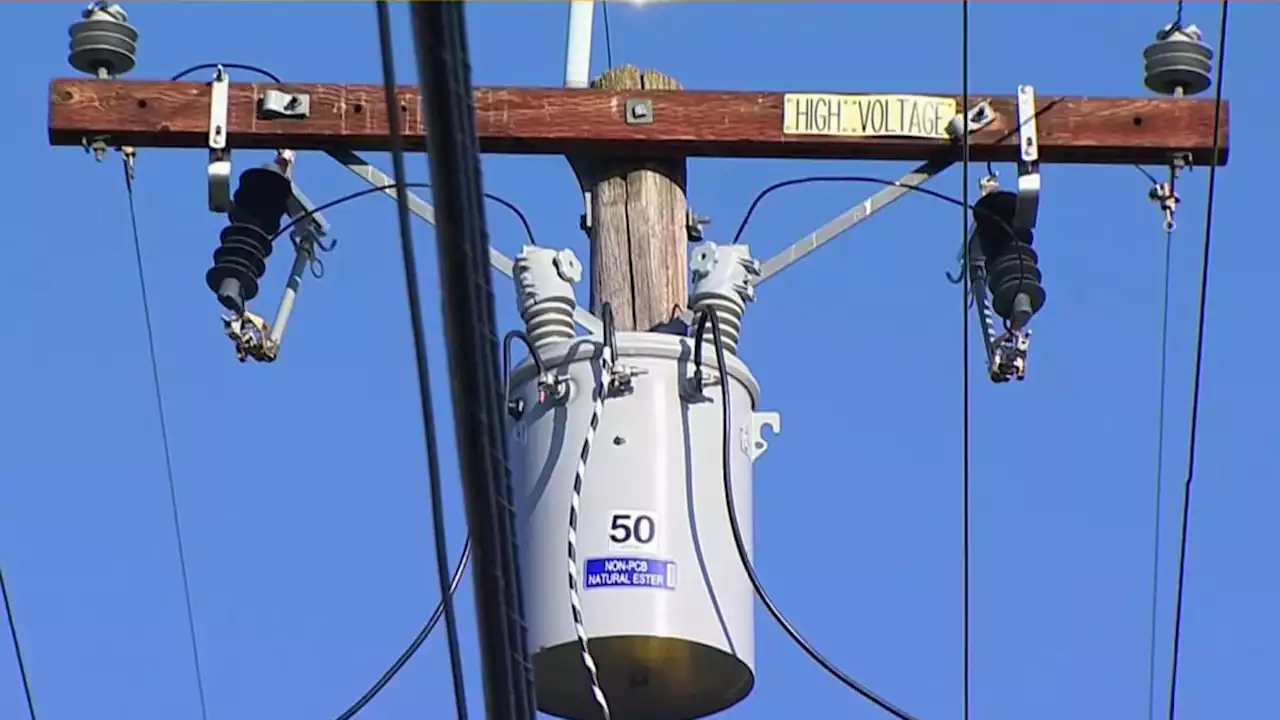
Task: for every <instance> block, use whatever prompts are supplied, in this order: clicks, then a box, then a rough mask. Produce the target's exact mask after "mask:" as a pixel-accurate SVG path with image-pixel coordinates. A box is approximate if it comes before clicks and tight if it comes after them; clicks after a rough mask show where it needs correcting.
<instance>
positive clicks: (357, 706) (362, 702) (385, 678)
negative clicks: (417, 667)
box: [337, 535, 471, 720]
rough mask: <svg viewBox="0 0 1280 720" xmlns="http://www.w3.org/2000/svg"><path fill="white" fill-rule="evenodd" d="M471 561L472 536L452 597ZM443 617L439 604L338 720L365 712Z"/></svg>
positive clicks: (452, 581) (460, 560) (452, 582)
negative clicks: (393, 658) (382, 671)
mask: <svg viewBox="0 0 1280 720" xmlns="http://www.w3.org/2000/svg"><path fill="white" fill-rule="evenodd" d="M470 560H471V536H470V535H468V536H467V539H466V540H464V541H463V543H462V557H460V558H458V565H457V569H456V570H454V572H453V578H452V579H450V581H449V596H450V597H452V596H453V594H454V593H455V592H457V591H458V586H459V585H461V584H462V575H463V573H464V572H465V571H466V569H467V564H468V562H469V561H470ZM443 616H444V602H437V603H436V609H435V610H433V611H432V613H431V617H430V618H428V619H427V622H426V624H425V625H423V626H422V629H421V630H419V631H418V634H417V635H416V636H414V638H413V640H412V641H410V643H409V647H407V648H405V649H404V652H402V653H400V656H399V657H397V658H396V659H395V662H393V663H391V667H389V668H387V670H386V672H384V673H382V675H381V677H379V678H378V679H377V680H376V681H375V682H374V683H373V686H372V687H370V688H369V689H368V690H366V691H365V693H364V695H361V696H360V699H359V700H356V701H355V702H354V703H352V704H351V707H349V708H347V709H346V710H345V711H344V712H343V713H342V714H341V715H339V716H338V717H337V720H351V718H353V717H355V716H356V714H357V713H359V712H360V711H361V710H363V709H364V708H365V706H366V705H368V704H369V703H370V702H372V701H373V699H374V698H375V697H377V695H378V693H380V692H382V689H383V688H385V687H386V686H387V685H388V684H389V683H390V682H391V681H392V680H393V679H394V678H395V676H396V674H397V673H399V672H400V670H401V669H403V668H404V666H405V665H406V664H408V662H409V660H411V659H412V658H413V656H414V654H415V653H417V652H418V648H421V647H422V644H423V643H424V642H426V641H427V638H428V637H430V635H431V632H432V631H433V630H435V629H436V625H438V624H439V623H440V618H442V617H443Z"/></svg>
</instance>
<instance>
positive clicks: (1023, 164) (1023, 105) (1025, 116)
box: [1013, 85, 1040, 230]
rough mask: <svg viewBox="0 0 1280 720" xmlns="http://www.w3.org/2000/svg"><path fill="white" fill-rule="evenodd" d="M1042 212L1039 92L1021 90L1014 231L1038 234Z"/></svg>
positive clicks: (1026, 88)
mask: <svg viewBox="0 0 1280 720" xmlns="http://www.w3.org/2000/svg"><path fill="white" fill-rule="evenodd" d="M1039 212H1040V137H1039V135H1038V134H1037V132H1036V91H1035V88H1033V87H1031V86H1030V85H1019V86H1018V204H1017V208H1016V210H1015V211H1014V214H1013V227H1014V228H1015V229H1018V230H1034V229H1035V227H1036V216H1037V215H1038V214H1039Z"/></svg>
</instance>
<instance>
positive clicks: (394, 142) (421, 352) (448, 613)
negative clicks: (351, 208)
mask: <svg viewBox="0 0 1280 720" xmlns="http://www.w3.org/2000/svg"><path fill="white" fill-rule="evenodd" d="M374 7H375V10H376V13H377V22H378V47H379V49H380V54H381V57H382V86H383V91H384V92H385V94H386V102H387V118H388V122H387V125H388V126H389V128H390V131H391V132H390V140H391V165H392V173H393V175H394V179H395V185H396V188H397V192H396V215H397V218H398V220H399V225H400V255H401V260H402V261H403V264H404V285H405V294H406V296H407V300H408V304H409V325H410V329H411V332H412V334H413V358H414V365H415V367H416V369H417V376H418V378H417V379H418V399H419V404H420V406H421V408H420V409H421V412H422V433H423V436H424V440H425V442H426V450H427V478H428V480H427V484H428V487H429V488H430V494H431V531H432V533H431V534H432V539H433V544H434V546H435V556H436V579H437V581H438V587H439V589H440V604H441V605H442V606H443V608H444V631H445V637H446V639H447V642H448V645H449V669H450V671H451V674H452V676H453V698H454V708H455V710H456V713H457V718H458V720H466V718H467V687H466V678H465V676H464V675H463V671H462V644H461V642H460V641H459V640H458V619H457V615H456V613H455V612H454V607H453V593H452V592H451V591H450V582H449V553H448V547H447V546H448V539H447V538H446V537H445V530H444V523H445V518H444V502H445V501H444V486H443V484H442V483H441V481H440V451H439V447H438V446H437V445H436V420H435V410H434V408H433V406H432V401H431V372H430V369H429V367H428V359H427V334H426V330H425V329H424V323H423V321H422V294H421V292H420V291H419V289H418V262H417V259H416V258H415V253H414V248H413V234H412V226H411V225H410V222H409V197H408V195H407V194H406V192H405V190H406V188H405V183H406V176H407V175H408V173H407V172H406V171H405V166H404V138H402V137H401V136H400V117H399V111H400V103H399V101H398V100H397V99H396V73H395V56H394V54H393V52H392V47H391V11H390V9H389V8H388V6H387V2H386V0H378V1H377V2H376V3H375V4H374Z"/></svg>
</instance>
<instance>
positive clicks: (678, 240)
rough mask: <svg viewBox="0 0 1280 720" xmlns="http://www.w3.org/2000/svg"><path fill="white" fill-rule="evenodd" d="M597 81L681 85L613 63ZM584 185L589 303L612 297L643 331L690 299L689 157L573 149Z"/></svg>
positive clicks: (620, 323)
mask: <svg viewBox="0 0 1280 720" xmlns="http://www.w3.org/2000/svg"><path fill="white" fill-rule="evenodd" d="M592 87H593V88H597V89H608V90H615V91H627V90H638V91H646V93H647V91H661V92H670V91H678V90H679V89H680V84H679V83H677V82H676V81H675V80H674V79H673V78H670V77H667V76H666V75H663V74H662V73H660V72H658V71H656V70H645V71H643V72H642V71H640V70H639V69H637V68H636V67H635V66H632V65H624V66H622V67H617V68H612V69H610V70H607V71H605V72H604V74H602V75H601V76H600V77H599V78H597V79H596V80H595V81H593V82H592ZM570 162H571V163H572V164H573V168H574V172H575V173H576V174H577V176H578V181H579V183H581V184H582V187H583V190H585V191H587V192H588V193H589V195H590V200H591V206H590V208H589V211H588V213H587V218H588V219H589V223H590V225H589V227H588V234H589V236H590V238H591V262H590V267H591V311H592V312H593V313H595V314H597V315H599V314H600V312H601V307H602V305H603V303H605V302H608V303H609V305H610V308H611V309H612V311H613V316H614V321H615V323H616V327H617V329H619V330H638V331H644V330H649V329H651V328H653V327H654V326H656V325H660V324H663V323H665V322H667V321H668V320H670V319H671V316H672V314H673V309H677V308H678V309H683V308H684V307H685V305H686V304H687V298H688V289H687V286H686V283H687V282H688V280H687V273H688V268H687V265H688V262H687V260H688V253H687V250H686V247H685V246H686V245H687V244H688V234H687V231H686V225H687V212H686V207H687V205H686V201H685V178H686V173H685V161H684V158H682V157H670V158H661V159H648V160H646V159H644V158H640V159H634V160H633V159H625V158H603V159H602V158H599V157H597V156H595V155H591V154H579V155H574V156H571V157H570Z"/></svg>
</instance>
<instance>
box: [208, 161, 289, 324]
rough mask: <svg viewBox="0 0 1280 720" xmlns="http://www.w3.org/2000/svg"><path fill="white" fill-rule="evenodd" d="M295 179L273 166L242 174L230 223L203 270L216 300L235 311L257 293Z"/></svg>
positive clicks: (250, 170)
mask: <svg viewBox="0 0 1280 720" xmlns="http://www.w3.org/2000/svg"><path fill="white" fill-rule="evenodd" d="M292 195H293V183H292V182H291V181H290V180H289V178H287V177H285V176H284V175H283V174H281V173H280V171H279V170H277V169H276V168H275V166H268V167H261V168H250V169H249V170H246V171H244V173H242V174H241V175H240V187H238V188H237V189H236V192H235V195H234V196H233V198H232V206H231V211H230V212H229V213H227V216H228V217H229V218H230V220H231V224H230V225H228V226H227V227H226V228H223V230H222V233H221V234H220V235H219V238H218V239H219V241H220V245H219V246H218V249H217V250H214V251H213V267H212V268H210V269H209V272H208V273H206V274H205V282H206V283H207V284H208V285H209V289H210V290H212V291H213V292H215V293H216V294H217V295H218V302H220V303H222V305H223V307H225V308H227V309H228V310H230V311H231V312H233V313H236V314H240V313H243V312H244V305H245V303H246V302H248V301H249V300H252V299H253V298H255V297H257V295H258V280H259V279H261V278H262V276H263V274H264V273H265V272H266V271H267V258H268V257H269V256H270V255H271V245H272V240H273V238H274V237H275V235H276V233H278V232H279V231H280V218H281V217H282V216H283V215H284V214H285V213H286V212H287V210H288V200H289V198H290V197H291V196H292Z"/></svg>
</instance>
